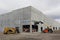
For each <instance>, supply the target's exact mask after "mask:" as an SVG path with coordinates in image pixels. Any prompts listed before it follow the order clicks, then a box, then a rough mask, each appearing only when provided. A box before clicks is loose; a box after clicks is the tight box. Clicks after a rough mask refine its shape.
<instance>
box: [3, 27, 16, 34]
mask: <svg viewBox="0 0 60 40" xmlns="http://www.w3.org/2000/svg"><path fill="white" fill-rule="evenodd" d="M14 33H16V28H11V27H5V28H4V34H14Z"/></svg>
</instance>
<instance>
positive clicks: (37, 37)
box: [0, 33, 60, 40]
mask: <svg viewBox="0 0 60 40" xmlns="http://www.w3.org/2000/svg"><path fill="white" fill-rule="evenodd" d="M0 40H60V34H54V33H19V34H7V35H5V34H3V33H0Z"/></svg>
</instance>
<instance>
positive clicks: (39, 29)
mask: <svg viewBox="0 0 60 40" xmlns="http://www.w3.org/2000/svg"><path fill="white" fill-rule="evenodd" d="M38 32H41V24H39V25H38Z"/></svg>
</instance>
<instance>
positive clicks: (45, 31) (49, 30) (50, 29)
mask: <svg viewBox="0 0 60 40" xmlns="http://www.w3.org/2000/svg"><path fill="white" fill-rule="evenodd" d="M39 23H41V24H44V25H45V26H47V28H45V29H44V30H42V32H43V33H52V32H53V30H52V28H51V26H49V25H47V24H45V23H43V22H42V21H39V22H35V23H34V25H37V24H39Z"/></svg>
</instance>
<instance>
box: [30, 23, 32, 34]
mask: <svg viewBox="0 0 60 40" xmlns="http://www.w3.org/2000/svg"><path fill="white" fill-rule="evenodd" d="M30 33H32V24H30Z"/></svg>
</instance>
